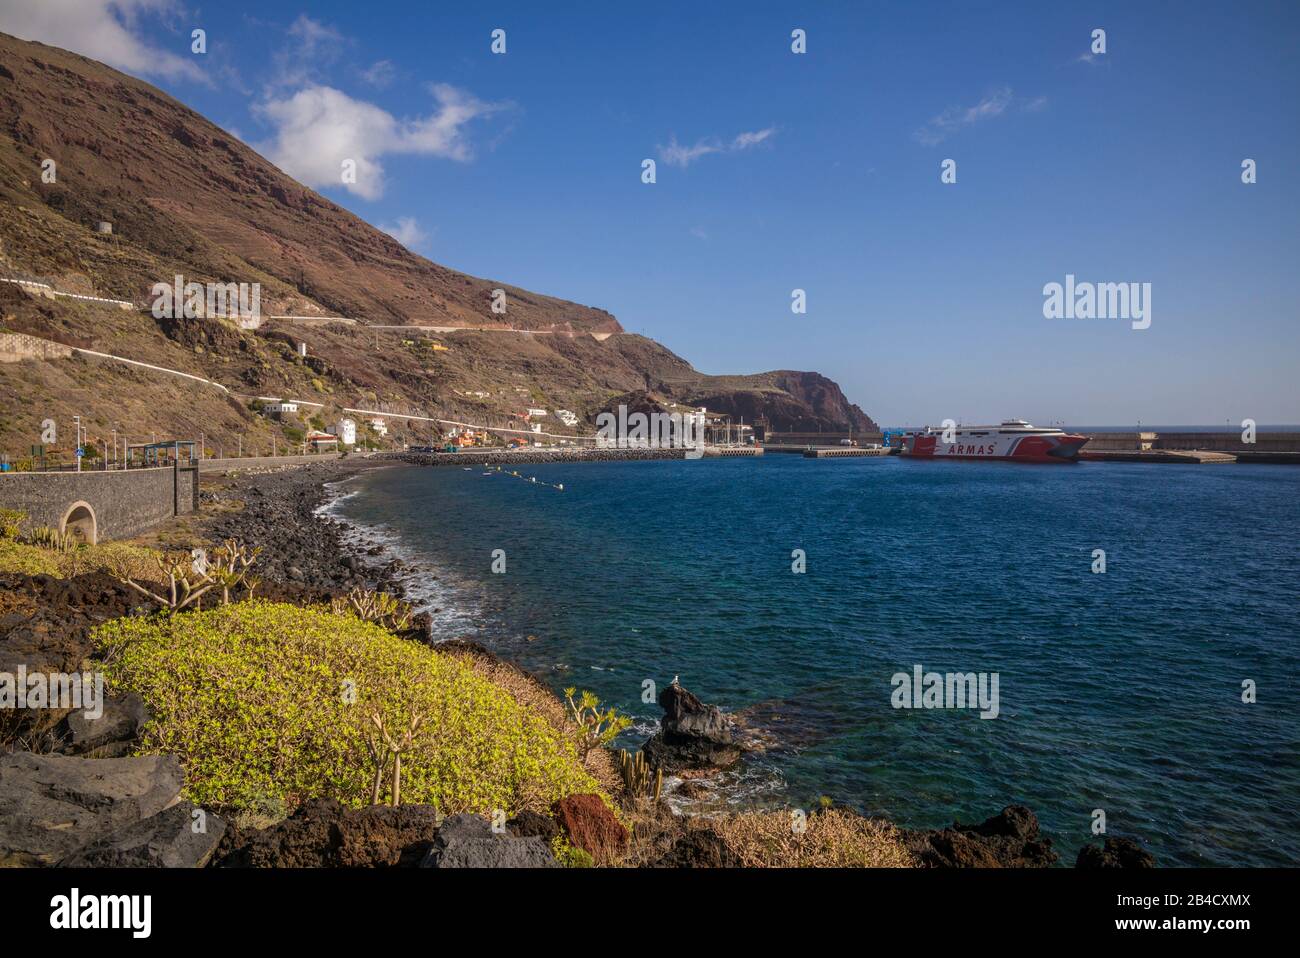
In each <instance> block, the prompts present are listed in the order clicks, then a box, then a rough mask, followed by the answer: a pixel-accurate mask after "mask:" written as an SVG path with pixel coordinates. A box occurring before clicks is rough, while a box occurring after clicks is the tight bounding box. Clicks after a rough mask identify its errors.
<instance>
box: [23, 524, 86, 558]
mask: <svg viewBox="0 0 1300 958" xmlns="http://www.w3.org/2000/svg"><path fill="white" fill-rule="evenodd" d="M31 541H32V544H33V545H38V546H41V547H42V548H45V549H52V550H54V551H55V552H71V551H72V550H73V549H75V548H76V547H77V542H76V540H75V539H74V538H73V536H72V533H71V532H60V531H59V530H58V529H51V528H50V527H49V526H39V527H37V528H36V529H33V530H32V534H31Z"/></svg>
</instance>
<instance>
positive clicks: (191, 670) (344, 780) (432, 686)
mask: <svg viewBox="0 0 1300 958" xmlns="http://www.w3.org/2000/svg"><path fill="white" fill-rule="evenodd" d="M96 638H97V639H98V640H99V642H100V643H101V645H102V646H103V647H104V648H105V651H106V652H107V653H109V654H108V655H107V658H108V659H109V661H110V663H111V664H110V665H109V679H110V682H111V683H112V684H113V685H114V686H115V687H117V688H119V689H123V690H130V691H135V692H138V693H140V695H142V696H143V697H144V699H145V701H146V702H147V703H148V704H149V707H150V709H151V711H152V714H153V720H152V721H151V722H150V723H149V725H148V726H147V728H146V729H145V732H144V736H143V745H142V751H143V752H145V753H161V752H175V753H178V754H179V755H180V756H181V760H182V762H183V763H184V765H185V780H186V797H188V798H189V799H191V800H192V801H194V802H197V803H200V804H211V805H216V806H224V807H230V808H234V809H243V808H248V807H251V806H254V805H264V804H265V803H266V802H267V801H268V799H277V798H278V799H282V800H284V801H285V802H286V803H287V804H288V805H290V806H292V805H294V804H296V803H298V802H300V801H302V800H304V799H306V798H309V797H314V796H328V797H333V798H337V799H339V800H340V801H342V802H344V803H345V804H349V805H354V806H356V805H363V804H367V803H369V801H370V797H371V796H370V790H371V787H372V780H373V778H374V763H373V761H372V759H371V757H370V754H369V752H368V749H367V736H368V735H369V734H370V732H371V731H372V728H373V718H372V717H373V716H379V717H380V718H381V720H382V721H383V722H384V723H385V724H386V725H387V726H388V727H389V728H393V729H400V728H407V727H408V726H410V725H411V720H412V717H413V716H417V715H418V716H422V717H423V719H424V722H423V724H422V725H421V727H420V732H419V734H418V735H417V737H416V739H415V741H414V743H413V744H412V746H411V747H410V749H409V750H407V751H405V752H404V753H403V755H402V776H401V793H402V798H403V800H405V801H408V802H419V803H430V804H434V805H437V807H438V809H439V810H440V811H441V812H442V813H443V814H454V813H457V812H464V811H468V812H476V813H479V814H490V813H491V812H492V811H493V810H494V809H498V808H500V809H504V810H505V811H507V812H508V813H510V814H514V813H517V812H518V811H520V810H522V809H524V808H532V809H535V810H538V811H543V810H545V809H546V808H548V807H549V806H550V804H551V803H552V802H554V801H556V800H557V799H559V798H562V797H564V796H565V795H570V794H574V793H581V792H599V787H598V786H597V784H596V782H595V781H594V780H593V779H592V778H591V776H590V775H589V774H588V773H587V772H586V771H585V770H584V768H583V767H582V763H581V761H580V760H579V758H578V755H577V751H576V747H575V745H574V743H573V742H572V741H571V740H570V739H568V738H566V737H565V736H564V735H562V734H561V733H560V732H559V731H558V730H557V729H555V728H554V727H552V726H551V725H549V724H548V723H547V722H546V721H544V720H543V719H541V718H539V717H538V716H536V715H534V714H532V713H530V712H528V711H526V710H525V709H524V708H523V707H521V706H520V705H519V704H518V703H517V702H516V701H515V700H514V699H513V698H512V697H511V696H510V695H509V694H507V692H506V691H505V690H503V689H501V688H498V687H497V686H495V685H493V684H491V683H490V682H488V681H487V680H486V679H484V678H482V677H480V676H479V675H477V674H475V673H474V671H473V670H472V669H471V668H470V666H469V665H468V664H466V663H463V662H461V661H459V660H457V659H455V658H452V657H451V656H446V655H442V654H440V653H438V652H435V651H433V650H431V649H429V648H427V647H425V646H422V645H418V644H416V643H413V642H409V641H407V640H404V639H399V638H397V637H396V636H394V635H392V634H390V633H388V632H385V631H384V630H383V629H381V628H379V627H378V626H376V625H373V624H371V623H367V622H362V621H360V620H358V619H355V618H353V617H351V616H337V615H333V614H331V613H329V612H327V611H323V610H315V609H303V608H299V607H297V606H293V605H286V604H280V603H271V602H265V601H252V602H242V603H237V604H233V605H228V606H222V607H220V608H216V609H213V610H210V611H204V612H195V613H183V614H180V615H175V616H172V617H170V618H165V619H164V618H153V619H117V620H114V621H112V622H109V623H106V624H105V625H103V626H101V627H100V628H99V629H98V630H97V633H96Z"/></svg>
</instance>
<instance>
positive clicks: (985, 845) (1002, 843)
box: [903, 805, 1059, 868]
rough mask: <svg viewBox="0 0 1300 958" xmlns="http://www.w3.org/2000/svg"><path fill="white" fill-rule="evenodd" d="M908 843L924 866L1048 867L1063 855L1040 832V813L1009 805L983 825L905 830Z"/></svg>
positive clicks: (955, 824) (957, 823)
mask: <svg viewBox="0 0 1300 958" xmlns="http://www.w3.org/2000/svg"><path fill="white" fill-rule="evenodd" d="M903 836H904V842H905V843H906V844H907V846H908V847H909V849H910V850H911V851H912V853H913V854H914V855H915V856H916V858H917V860H918V862H919V863H920V865H921V866H922V867H924V868H1045V867H1047V866H1049V865H1053V864H1055V863H1056V860H1057V858H1058V857H1059V856H1058V855H1057V854H1056V852H1054V851H1052V840H1051V839H1050V838H1044V837H1042V836H1040V835H1039V832H1038V816H1036V815H1035V814H1034V813H1033V812H1032V811H1030V810H1029V809H1028V808H1026V807H1025V806H1024V805H1008V806H1007V807H1006V808H1004V809H1002V811H1001V812H999V813H998V814H997V815H994V816H993V817H992V818H989V819H986V820H985V821H983V822H981V823H980V824H979V825H962V824H961V823H959V822H954V823H953V824H952V826H951V827H949V828H941V829H937V830H935V831H920V832H904V833H903Z"/></svg>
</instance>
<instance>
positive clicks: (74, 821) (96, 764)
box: [0, 752, 182, 866]
mask: <svg viewBox="0 0 1300 958" xmlns="http://www.w3.org/2000/svg"><path fill="white" fill-rule="evenodd" d="M181 782H182V777H181V767H180V762H179V761H178V760H177V758H176V756H175V755H146V756H141V757H138V758H79V757H75V756H71V755H33V754H32V753H30V752H15V753H12V754H9V755H0V866H4V865H41V864H46V865H48V864H53V863H54V862H57V861H60V860H62V859H64V858H66V857H68V856H69V855H70V854H72V853H73V852H74V851H76V850H77V849H79V848H81V847H83V846H85V845H88V844H90V843H91V842H95V841H98V840H99V839H101V838H106V837H109V836H112V835H116V834H119V833H120V832H121V830H122V829H124V828H127V827H129V826H132V825H135V824H137V823H138V822H140V821H141V820H142V819H145V818H148V817H150V816H152V815H156V814H157V813H158V812H161V811H162V810H163V809H165V808H167V807H168V806H169V805H171V804H173V803H174V802H175V801H176V800H177V799H178V798H179V797H180V791H181Z"/></svg>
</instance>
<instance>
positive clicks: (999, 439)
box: [901, 419, 1088, 462]
mask: <svg viewBox="0 0 1300 958" xmlns="http://www.w3.org/2000/svg"><path fill="white" fill-rule="evenodd" d="M1087 441H1088V437H1087V436H1078V435H1073V434H1071V433H1068V432H1064V431H1063V430H1060V429H1052V428H1047V429H1040V428H1038V427H1037V426H1031V425H1030V424H1029V423H1027V422H1025V421H1024V420H1023V419H1008V420H1006V421H1005V422H1002V423H999V424H998V425H996V426H955V427H953V428H951V429H949V430H946V431H945V430H944V429H942V428H939V429H935V428H932V427H930V426H926V427H925V429H922V430H917V431H916V432H910V433H907V434H906V435H905V436H904V437H903V448H902V450H901V454H902V455H904V456H918V457H921V458H928V459H1007V460H1011V461H1012V462H1075V461H1076V460H1077V459H1078V458H1079V450H1080V449H1082V448H1083V444H1084V443H1085V442H1087Z"/></svg>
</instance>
